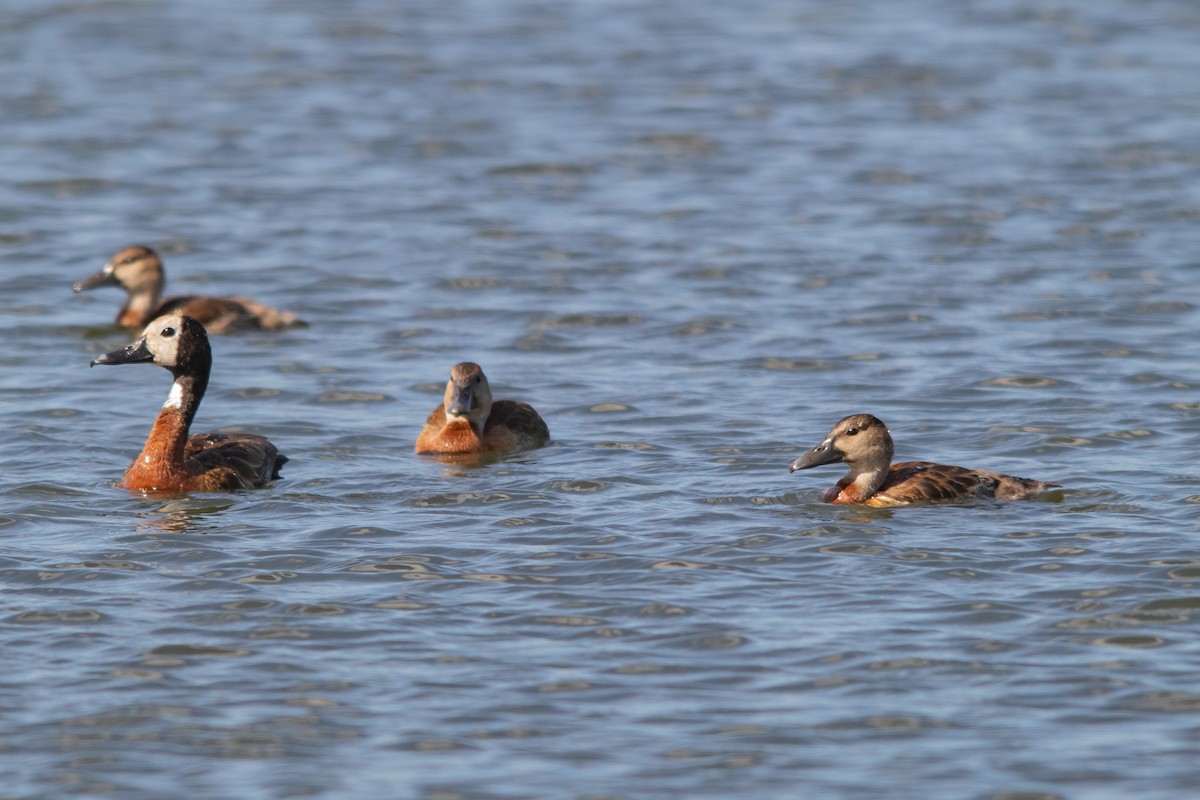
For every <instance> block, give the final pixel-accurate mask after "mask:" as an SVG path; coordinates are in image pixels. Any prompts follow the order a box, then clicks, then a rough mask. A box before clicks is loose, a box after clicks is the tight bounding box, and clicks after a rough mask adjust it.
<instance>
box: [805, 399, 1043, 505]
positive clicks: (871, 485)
mask: <svg viewBox="0 0 1200 800" xmlns="http://www.w3.org/2000/svg"><path fill="white" fill-rule="evenodd" d="M894 450H895V448H894V445H893V444H892V436H891V434H890V433H888V429H887V426H886V425H884V424H883V423H882V422H881V421H880V420H879V419H877V418H876V417H873V416H871V415H870V414H853V415H851V416H849V417H846V418H845V419H843V420H842V421H841V422H839V423H838V424H837V425H834V426H833V430H831V431H830V432H829V435H828V436H826V437H825V440H824V441H823V442H821V443H820V444H819V445H817V446H816V447H814V448H813V449H812V450H809V451H808V452H807V453H805V454H804V455H802V456H800V458H797V459H796V460H795V461H793V462H792V467H791V471H792V472H795V471H796V470H798V469H810V468H812V467H819V466H821V465H822V464H833V463H836V462H838V461H841V462H844V463H845V464H846V465H847V466H848V467H850V472H849V473H848V474H847V475H846V476H845V477H844V478H842V479H841V480H840V481H838V482H837V484H836V485H834V486H833V487H832V488H830V489H827V490H825V491H824V492H823V493H822V494H821V500H823V501H824V502H826V503H861V504H863V505H868V506H876V507H880V508H883V507H888V506H906V505H910V504H912V503H936V502H944V501H947V500H961V499H965V498H970V497H991V498H995V499H997V500H1022V499H1025V498H1028V497H1034V496H1036V495H1038V494H1041V493H1042V492H1045V491H1047V490H1049V489H1050V488H1052V487H1055V486H1058V484H1057V483H1048V482H1045V481H1035V480H1031V479H1029V478H1014V477H1012V476H1011V475H1000V474H998V473H995V472H986V471H984V470H981V469H967V468H966V467H952V466H949V465H947V464H933V463H931V462H929V461H905V462H903V463H900V464H893V463H892V454H893V453H894Z"/></svg>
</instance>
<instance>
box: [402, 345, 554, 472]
mask: <svg viewBox="0 0 1200 800" xmlns="http://www.w3.org/2000/svg"><path fill="white" fill-rule="evenodd" d="M549 440H550V430H549V429H548V428H547V427H546V423H545V422H544V421H543V420H542V418H541V417H540V416H538V413H537V412H536V411H534V410H533V407H532V406H530V405H528V404H527V403H522V402H520V401H519V400H492V390H491V389H490V388H489V387H488V379H487V376H485V375H484V374H483V369H481V368H480V366H479V365H478V364H472V363H471V362H470V361H464V362H462V363H461V364H455V365H454V367H453V368H451V370H450V380H449V381H448V382H447V383H446V394H445V398H444V400H443V402H442V404H441V405H439V406H438V407H437V408H435V409H434V410H433V413H432V414H430V415H429V419H427V420H425V427H424V429H422V431H421V435H420V436H418V437H417V447H416V450H417V452H418V453H485V452H488V453H515V452H517V451H519V450H530V449H532V448H534V447H541V446H542V445H544V444H545V443H546V442H547V441H549Z"/></svg>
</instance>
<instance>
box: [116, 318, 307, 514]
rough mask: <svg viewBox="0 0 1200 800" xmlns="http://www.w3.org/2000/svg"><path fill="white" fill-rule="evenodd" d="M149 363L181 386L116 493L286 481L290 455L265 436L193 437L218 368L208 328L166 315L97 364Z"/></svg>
mask: <svg viewBox="0 0 1200 800" xmlns="http://www.w3.org/2000/svg"><path fill="white" fill-rule="evenodd" d="M144 362H150V363H153V364H158V365H159V366H160V367H165V368H167V369H168V370H170V372H171V375H173V376H174V378H175V382H174V383H173V384H172V385H171V393H170V394H168V395H167V402H166V403H164V404H163V407H162V410H161V411H159V412H158V417H157V418H156V419H155V420H154V427H152V428H151V429H150V436H149V438H147V439H146V444H145V446H144V447H142V452H141V453H140V454H139V455H138V457H137V458H136V459H134V461H133V463H132V464H130V465H129V469H127V470H125V475H124V477H122V478H121V480H120V482H119V483H117V486H119V487H121V488H122V489H134V490H142V491H159V492H224V491H233V490H235V489H251V488H256V487H259V486H262V485H263V484H265V483H267V482H268V481H270V480H272V479H274V478H278V477H279V468H280V467H282V466H283V465H284V463H286V462H287V456H283V455H280V454H279V452H278V451H277V450H276V449H275V445H273V444H271V443H270V442H269V441H267V439H266V437H265V436H258V435H255V434H253V433H197V434H194V435H192V436H189V435H188V430H189V429H190V428H191V425H192V418H193V417H194V416H195V415H196V409H197V408H198V407H199V406H200V400H201V398H203V397H204V390H205V389H206V388H208V373H209V370H210V368H211V366H212V350H211V349H210V348H209V345H208V336H207V335H206V334H205V332H204V326H203V325H201V324H200V323H199V322H197V321H196V320H194V319H192V318H191V317H187V316H184V315H183V314H181V313H179V312H177V311H176V312H173V313H171V314H167V315H164V316H161V317H159V318H158V319H156V320H154V322H151V323H150V325H149V326H147V327H146V330H145V331H144V332H143V333H142V337H141V338H140V339H138V340H137V341H136V342H134V343H133V344H131V345H129V346H128V347H125V348H124V349H121V350H114V351H113V352H111V353H105V354H104V355H102V356H100V357H98V358H95V359H93V360H92V366H95V365H97V364H141V363H144Z"/></svg>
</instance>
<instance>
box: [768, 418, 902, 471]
mask: <svg viewBox="0 0 1200 800" xmlns="http://www.w3.org/2000/svg"><path fill="white" fill-rule="evenodd" d="M894 452H895V446H894V445H893V444H892V435H891V434H890V433H889V432H888V429H887V426H886V425H884V424H883V422H882V421H881V420H880V419H879V418H878V417H873V416H871V415H870V414H851V415H850V416H848V417H846V418H845V419H843V420H841V421H840V422H838V424H837V425H834V426H833V430H831V431H830V432H829V433H828V435H826V437H825V439H824V440H823V441H822V442H821V443H820V444H819V445H817V446H816V447H814V448H813V449H812V450H809V451H808V452H807V453H805V454H804V455H802V456H800V457H799V458H797V459H796V460H795V461H793V462H792V466H791V471H792V472H795V471H796V470H798V469H811V468H813V467H819V466H821V465H822V464H835V463H838V462H843V463H845V464H847V465H849V466H850V468H851V470H852V472H866V471H869V470H873V469H878V468H881V467H882V468H883V469H886V468H887V466H888V465H889V464H891V463H892V455H893V453H894Z"/></svg>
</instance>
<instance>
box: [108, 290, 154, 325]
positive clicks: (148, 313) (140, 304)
mask: <svg viewBox="0 0 1200 800" xmlns="http://www.w3.org/2000/svg"><path fill="white" fill-rule="evenodd" d="M162 290H163V282H162V280H161V279H160V280H154V281H149V282H147V283H143V284H140V285H138V286H137V287H135V288H132V289H129V290H128V292H129V296H128V297H127V298H126V299H125V305H123V306H122V307H121V313H120V314H118V315H117V324H118V325H124V326H125V327H138V326H141V325H145V324H146V323H147V322H149V321H150V320H151V318H152V317H153V316H154V312H155V311H157V310H158V307H159V304H160V303H161V302H162Z"/></svg>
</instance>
